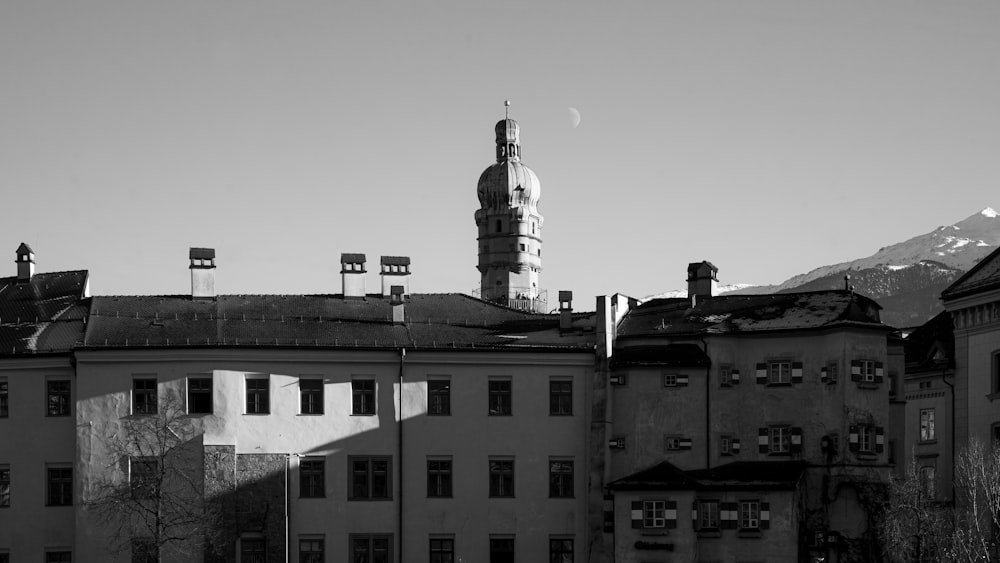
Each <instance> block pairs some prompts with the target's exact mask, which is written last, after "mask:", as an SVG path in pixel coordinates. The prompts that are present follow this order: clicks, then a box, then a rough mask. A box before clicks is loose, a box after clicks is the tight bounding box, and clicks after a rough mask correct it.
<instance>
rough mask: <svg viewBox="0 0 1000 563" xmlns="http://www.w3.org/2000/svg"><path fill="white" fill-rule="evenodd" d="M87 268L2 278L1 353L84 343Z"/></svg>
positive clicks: (53, 349)
mask: <svg viewBox="0 0 1000 563" xmlns="http://www.w3.org/2000/svg"><path fill="white" fill-rule="evenodd" d="M86 288H87V271H86V270H77V271H72V272H50V273H44V274H35V275H33V276H32V277H31V279H30V280H27V281H24V282H20V283H19V282H18V279H17V277H16V276H12V277H7V278H0V355H2V356H6V355H11V354H31V353H42V352H56V353H62V352H66V351H69V350H70V349H71V348H72V347H73V346H74V345H76V344H78V343H81V342H83V334H84V327H85V320H86V316H87V306H88V302H89V300H88V299H86Z"/></svg>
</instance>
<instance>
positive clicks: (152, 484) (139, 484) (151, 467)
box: [128, 456, 160, 500]
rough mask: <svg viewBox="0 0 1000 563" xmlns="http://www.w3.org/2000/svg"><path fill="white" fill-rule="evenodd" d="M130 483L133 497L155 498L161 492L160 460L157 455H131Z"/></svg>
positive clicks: (140, 498) (130, 491)
mask: <svg viewBox="0 0 1000 563" xmlns="http://www.w3.org/2000/svg"><path fill="white" fill-rule="evenodd" d="M128 484H129V495H130V496H131V497H132V498H133V499H135V500H149V499H155V498H156V497H157V496H159V494H160V460H159V459H157V458H155V457H144V456H136V457H129V460H128Z"/></svg>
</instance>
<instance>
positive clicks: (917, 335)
mask: <svg viewBox="0 0 1000 563" xmlns="http://www.w3.org/2000/svg"><path fill="white" fill-rule="evenodd" d="M903 353H904V355H905V358H906V373H907V374H911V373H912V374H916V373H919V372H924V371H940V370H942V369H946V368H947V369H953V368H954V367H955V325H954V323H953V322H952V320H951V314H950V313H949V312H948V311H942V312H940V313H938V314H937V315H936V316H935V317H934V318H933V319H931V320H929V321H927V322H926V323H924V324H922V325H921V326H919V327H917V328H916V329H914V331H913V332H911V333H910V334H909V336H907V337H906V338H905V339H904V340H903Z"/></svg>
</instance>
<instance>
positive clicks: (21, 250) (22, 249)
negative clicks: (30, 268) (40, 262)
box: [14, 242, 35, 254]
mask: <svg viewBox="0 0 1000 563" xmlns="http://www.w3.org/2000/svg"><path fill="white" fill-rule="evenodd" d="M14 253H15V254H34V253H35V251H34V250H32V249H31V247H30V246H28V243H26V242H22V243H21V244H20V245H19V246H18V247H17V250H16V251H15V252H14Z"/></svg>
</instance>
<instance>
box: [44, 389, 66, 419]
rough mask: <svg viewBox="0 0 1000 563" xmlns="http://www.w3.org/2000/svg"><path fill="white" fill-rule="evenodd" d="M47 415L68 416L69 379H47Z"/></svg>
mask: <svg viewBox="0 0 1000 563" xmlns="http://www.w3.org/2000/svg"><path fill="white" fill-rule="evenodd" d="M45 383H46V386H47V388H48V411H47V413H46V414H47V415H48V416H69V404H70V403H69V381H47V382H45Z"/></svg>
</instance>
